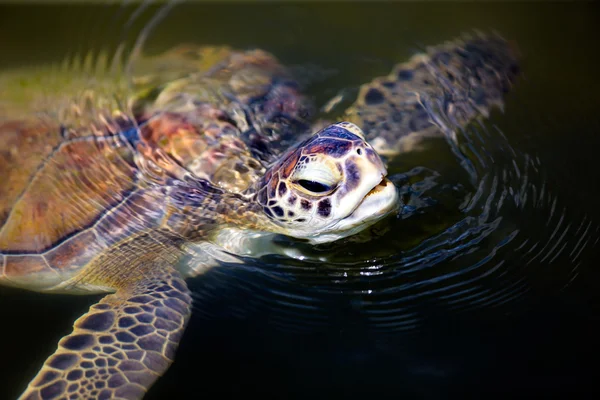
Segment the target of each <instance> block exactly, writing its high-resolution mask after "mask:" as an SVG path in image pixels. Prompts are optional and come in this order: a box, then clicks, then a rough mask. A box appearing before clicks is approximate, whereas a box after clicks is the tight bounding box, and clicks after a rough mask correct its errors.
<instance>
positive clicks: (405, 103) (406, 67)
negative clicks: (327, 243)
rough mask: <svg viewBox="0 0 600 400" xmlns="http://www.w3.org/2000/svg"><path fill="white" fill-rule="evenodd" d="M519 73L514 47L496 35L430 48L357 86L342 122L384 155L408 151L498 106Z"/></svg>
mask: <svg viewBox="0 0 600 400" xmlns="http://www.w3.org/2000/svg"><path fill="white" fill-rule="evenodd" d="M518 73H519V66H518V60H517V55H516V54H515V51H514V49H513V48H512V47H511V46H510V45H509V43H508V42H506V41H505V40H504V39H502V38H501V37H499V36H496V35H489V36H486V35H476V36H474V37H469V38H465V39H461V40H456V41H453V42H449V43H446V44H443V45H441V46H437V47H430V48H428V49H427V52H426V53H424V54H417V55H415V56H414V57H412V58H411V59H410V60H409V61H408V62H406V63H403V64H398V65H396V66H395V67H394V68H393V70H392V72H391V73H390V74H389V75H388V76H385V77H379V78H375V79H374V80H373V81H372V82H370V83H368V84H365V85H363V86H362V87H361V89H360V93H359V95H358V98H357V100H356V102H355V103H354V104H353V105H352V106H351V107H350V108H349V109H348V110H347V112H346V118H347V119H348V120H350V121H352V122H354V123H356V124H357V125H358V126H360V127H361V128H362V129H363V131H364V132H365V135H366V138H367V140H369V142H370V143H371V144H372V145H373V147H374V148H375V149H376V150H377V152H378V153H379V154H381V155H385V156H388V157H390V156H394V155H396V154H399V153H402V152H406V151H410V150H412V149H413V148H414V147H416V146H417V145H418V144H419V142H420V140H421V139H423V138H425V137H431V136H441V135H442V134H445V135H446V136H447V137H449V138H451V139H455V132H456V130H457V129H458V128H460V127H464V126H465V125H467V124H468V123H469V122H470V121H472V120H473V119H476V118H478V117H487V116H488V115H489V112H490V110H491V109H492V108H494V107H498V108H501V107H502V105H503V97H504V95H505V93H506V92H508V90H509V89H510V87H511V85H512V84H513V82H514V81H515V79H516V77H517V75H518Z"/></svg>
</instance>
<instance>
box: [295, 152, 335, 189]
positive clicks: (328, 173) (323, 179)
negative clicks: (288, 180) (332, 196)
mask: <svg viewBox="0 0 600 400" xmlns="http://www.w3.org/2000/svg"><path fill="white" fill-rule="evenodd" d="M341 180H342V176H341V174H340V173H339V172H338V169H337V168H336V166H335V164H333V163H331V162H329V161H328V160H323V159H318V158H317V159H315V160H313V161H312V162H309V163H306V164H304V165H302V166H301V167H300V168H297V169H296V170H295V171H294V174H293V176H292V182H293V184H294V186H295V187H296V188H297V189H298V190H300V191H302V192H304V193H306V194H308V195H311V196H325V195H327V194H329V193H331V192H333V191H334V190H335V189H336V188H337V187H338V185H339V184H340V182H341Z"/></svg>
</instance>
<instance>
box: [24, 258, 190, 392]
mask: <svg viewBox="0 0 600 400" xmlns="http://www.w3.org/2000/svg"><path fill="white" fill-rule="evenodd" d="M142 258H143V257H142ZM142 266H143V267H144V268H145V269H146V273H145V274H144V277H143V278H141V279H139V280H137V281H134V282H130V283H129V282H128V284H127V286H124V287H122V288H120V289H119V290H118V291H117V292H116V293H115V294H111V295H108V296H106V297H105V298H103V299H102V300H101V301H100V302H99V303H97V304H94V305H93V306H92V307H91V308H90V310H89V312H88V313H87V314H85V315H84V316H82V317H81V318H79V319H78V320H77V321H75V324H74V329H73V332H72V333H71V334H70V335H67V336H65V337H64V338H63V339H62V340H61V341H60V342H59V345H58V350H57V351H56V352H55V353H54V354H53V355H52V356H51V357H49V358H48V359H47V360H46V362H45V363H44V366H43V367H42V369H41V370H40V371H39V373H38V375H37V376H36V377H35V379H34V380H33V381H32V382H31V383H30V384H29V386H28V387H27V390H26V391H25V392H24V393H23V395H22V396H21V399H23V400H25V399H28V400H29V399H32V400H33V399H140V398H142V397H143V396H144V394H145V393H146V391H147V390H148V389H149V388H150V387H151V386H152V384H153V383H154V381H155V380H156V379H157V378H159V377H160V376H161V375H162V374H163V373H164V372H165V371H166V370H167V368H168V367H169V365H170V364H171V363H172V362H173V359H174V357H175V351H176V349H177V345H178V344H179V340H180V339H181V336H182V334H183V330H184V328H185V326H186V324H187V321H188V318H189V315H190V304H191V297H190V295H189V292H188V289H187V286H186V284H185V282H184V281H183V278H182V277H181V276H180V275H179V273H178V272H176V271H174V270H173V269H172V268H171V267H169V266H168V265H161V264H160V263H157V262H155V261H151V262H149V263H148V264H142V265H140V267H142ZM136 272H137V271H136Z"/></svg>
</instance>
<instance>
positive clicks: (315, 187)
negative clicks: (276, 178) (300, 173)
mask: <svg viewBox="0 0 600 400" xmlns="http://www.w3.org/2000/svg"><path fill="white" fill-rule="evenodd" d="M296 183H297V184H298V185H300V186H302V187H303V188H304V189H306V190H308V191H309V192H314V193H325V192H329V191H330V190H331V189H332V188H331V186H329V185H326V184H324V183H321V182H317V181H309V180H307V179H300V180H298V181H297V182H296Z"/></svg>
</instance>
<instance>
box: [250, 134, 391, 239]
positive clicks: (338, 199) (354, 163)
mask: <svg viewBox="0 0 600 400" xmlns="http://www.w3.org/2000/svg"><path fill="white" fill-rule="evenodd" d="M386 174H387V171H386V169H385V167H384V165H383V162H382V161H381V159H380V158H379V156H378V155H377V153H376V152H375V151H374V150H373V148H372V147H371V146H370V145H369V144H368V143H367V142H366V141H365V140H364V135H363V133H362V131H361V130H360V128H358V127H357V126H356V125H354V124H351V123H348V122H341V123H337V124H334V125H331V126H329V127H327V128H325V129H323V130H321V131H319V132H317V133H316V134H314V135H313V136H312V137H310V138H309V139H307V140H305V141H304V142H302V143H300V144H299V145H298V146H296V147H295V148H293V149H292V150H290V151H289V152H288V153H286V154H285V155H284V156H283V157H282V158H281V160H280V161H279V162H278V163H276V164H275V165H274V166H273V167H271V168H270V169H269V170H268V171H267V172H266V174H265V176H264V178H263V180H262V181H261V183H260V186H259V187H260V190H259V191H258V193H257V200H258V203H259V204H260V205H262V206H263V210H264V212H265V213H266V214H267V215H268V216H269V217H270V218H271V219H272V220H274V221H275V222H276V223H277V224H279V225H281V226H283V227H284V228H285V229H287V231H289V232H290V234H289V235H290V236H294V237H298V238H307V239H309V240H312V241H319V240H320V239H318V238H317V236H320V235H324V237H327V238H328V240H330V239H331V237H332V236H330V235H328V233H331V234H332V235H339V237H344V236H346V233H347V231H346V229H348V232H349V231H350V228H353V227H354V224H353V225H352V226H350V225H349V226H348V227H346V228H344V229H342V228H341V227H342V226H344V223H343V222H340V221H342V220H344V219H345V218H347V217H348V216H349V215H350V214H352V213H353V212H354V211H355V210H356V209H357V208H358V207H359V206H360V205H361V204H362V202H363V200H364V199H365V198H366V197H370V196H371V197H372V198H371V200H375V199H378V200H380V202H381V207H379V208H376V209H374V211H375V213H374V215H373V216H364V218H362V219H361V220H360V221H361V223H363V224H365V225H363V226H368V224H369V222H368V221H371V223H374V222H376V221H377V220H379V219H380V218H382V217H383V216H384V215H386V214H387V213H388V212H389V211H390V210H391V206H390V204H391V202H392V201H395V200H396V192H395V190H394V189H393V185H392V184H391V183H390V182H389V181H387V180H386V179H385V175H386ZM377 188H381V189H382V191H380V190H379V189H377ZM376 189H377V190H376ZM383 189H385V190H383ZM334 230H337V232H335V233H334V232H329V231H334Z"/></svg>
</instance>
